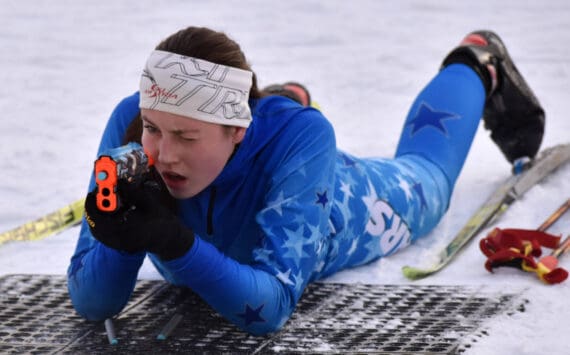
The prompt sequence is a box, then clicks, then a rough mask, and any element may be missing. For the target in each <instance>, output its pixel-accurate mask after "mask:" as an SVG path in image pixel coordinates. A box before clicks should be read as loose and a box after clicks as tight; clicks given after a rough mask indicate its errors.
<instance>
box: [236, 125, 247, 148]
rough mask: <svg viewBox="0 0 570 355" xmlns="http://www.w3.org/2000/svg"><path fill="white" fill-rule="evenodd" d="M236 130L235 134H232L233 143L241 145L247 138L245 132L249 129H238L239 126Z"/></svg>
mask: <svg viewBox="0 0 570 355" xmlns="http://www.w3.org/2000/svg"><path fill="white" fill-rule="evenodd" d="M234 128H235V129H234V132H233V133H232V141H233V143H234V144H238V143H241V141H242V140H243V137H245V132H246V131H247V128H245V127H237V126H236V127H234Z"/></svg>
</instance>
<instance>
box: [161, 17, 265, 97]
mask: <svg viewBox="0 0 570 355" xmlns="http://www.w3.org/2000/svg"><path fill="white" fill-rule="evenodd" d="M156 49H157V50H161V51H167V52H172V53H176V54H180V55H184V56H187V57H194V58H199V59H204V60H207V61H209V62H212V63H216V64H222V65H225V66H228V67H234V68H239V69H243V70H248V71H250V72H253V70H251V67H250V65H249V64H248V62H247V59H246V58H245V54H244V53H243V51H242V50H241V47H240V46H239V44H237V43H236V42H235V41H234V40H232V39H230V38H229V37H228V36H227V35H226V34H225V33H223V32H216V31H214V30H211V29H209V28H205V27H188V28H185V29H183V30H180V31H178V32H176V33H174V34H172V35H170V36H169V37H168V38H166V39H165V40H163V41H162V42H160V43H159V44H158V46H156ZM249 97H250V98H253V99H258V98H260V97H261V92H260V91H259V88H258V87H257V78H256V75H255V73H253V80H252V84H251V90H250V92H249Z"/></svg>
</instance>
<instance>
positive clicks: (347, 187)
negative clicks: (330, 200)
mask: <svg viewBox="0 0 570 355" xmlns="http://www.w3.org/2000/svg"><path fill="white" fill-rule="evenodd" d="M340 191H342V192H344V198H345V199H347V198H351V197H354V195H353V194H352V191H350V184H347V183H345V182H344V181H341V182H340Z"/></svg>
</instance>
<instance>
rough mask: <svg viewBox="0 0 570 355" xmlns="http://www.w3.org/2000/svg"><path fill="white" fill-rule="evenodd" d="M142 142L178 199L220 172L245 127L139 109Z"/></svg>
mask: <svg viewBox="0 0 570 355" xmlns="http://www.w3.org/2000/svg"><path fill="white" fill-rule="evenodd" d="M141 118H142V120H143V134H142V145H143V147H144V149H145V151H146V152H147V153H148V154H149V155H150V156H151V157H152V159H153V160H154V163H155V167H156V169H157V170H158V172H159V174H160V176H161V177H162V179H163V180H164V182H165V184H166V187H167V188H168V191H169V192H170V194H171V195H172V196H173V197H175V198H177V199H184V198H189V197H192V196H195V195H196V194H198V193H199V192H200V191H202V190H204V189H205V188H206V187H207V186H208V185H210V184H211V183H212V181H214V179H216V177H217V176H218V175H219V174H220V172H221V171H222V169H223V168H224V166H225V165H226V163H227V161H228V159H229V158H230V156H231V155H232V153H233V151H234V148H235V145H236V144H238V143H239V142H241V141H242V140H243V137H244V135H245V131H246V129H245V128H242V127H224V126H221V125H218V124H214V123H209V122H204V121H199V120H196V119H192V118H188V117H184V116H180V115H175V114H172V113H167V112H162V111H155V110H148V109H142V110H141Z"/></svg>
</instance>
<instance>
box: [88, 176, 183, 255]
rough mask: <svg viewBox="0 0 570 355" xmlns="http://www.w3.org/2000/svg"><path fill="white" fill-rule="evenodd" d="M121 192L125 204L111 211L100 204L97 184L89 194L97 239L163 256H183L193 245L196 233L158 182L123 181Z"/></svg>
mask: <svg viewBox="0 0 570 355" xmlns="http://www.w3.org/2000/svg"><path fill="white" fill-rule="evenodd" d="M118 192H119V197H120V200H121V207H120V208H119V209H118V210H117V211H115V212H111V213H109V212H101V211H99V209H98V208H97V205H96V200H95V195H96V193H97V188H95V190H93V191H92V192H90V193H89V194H87V198H86V200H85V218H86V219H87V222H88V224H89V227H90V229H91V233H92V234H93V236H94V237H95V239H97V240H98V241H100V242H101V243H103V244H105V245H106V246H108V247H110V248H113V249H116V250H120V251H126V252H129V253H137V252H142V251H148V252H151V253H154V254H156V255H158V256H159V257H160V258H161V259H162V260H172V259H176V258H179V257H181V256H182V255H184V254H185V253H186V252H187V251H188V250H189V249H190V248H191V247H192V244H193V243H194V233H193V232H192V231H191V230H189V229H187V228H186V227H184V226H183V225H182V223H181V222H180V221H179V219H178V217H177V216H176V215H175V214H174V213H173V212H171V211H170V210H169V209H168V208H167V207H166V206H165V205H164V204H163V203H162V202H161V194H162V192H161V190H160V188H159V186H158V184H156V182H154V181H152V180H147V181H145V182H143V183H141V184H136V185H135V184H133V183H128V182H124V181H120V182H119V186H118Z"/></svg>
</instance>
